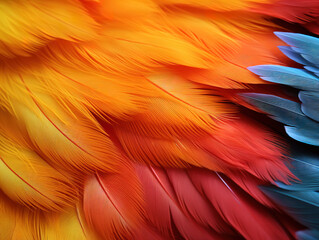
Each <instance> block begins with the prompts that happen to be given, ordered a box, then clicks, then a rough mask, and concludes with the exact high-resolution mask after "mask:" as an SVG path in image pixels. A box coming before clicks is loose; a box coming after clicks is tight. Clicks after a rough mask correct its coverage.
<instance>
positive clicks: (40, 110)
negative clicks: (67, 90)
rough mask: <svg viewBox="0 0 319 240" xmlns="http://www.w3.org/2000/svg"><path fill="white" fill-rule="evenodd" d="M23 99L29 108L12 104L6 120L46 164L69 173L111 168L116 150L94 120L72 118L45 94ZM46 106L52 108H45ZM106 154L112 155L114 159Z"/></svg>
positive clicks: (79, 115) (81, 117)
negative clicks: (48, 163)
mask: <svg viewBox="0 0 319 240" xmlns="http://www.w3.org/2000/svg"><path fill="white" fill-rule="evenodd" d="M24 96H25V102H27V103H29V104H30V105H31V106H32V108H31V109H30V108H28V107H26V106H25V105H23V104H20V103H19V102H14V104H12V108H13V112H14V114H15V115H14V116H12V115H11V116H10V113H6V117H8V118H11V119H13V121H14V124H16V125H17V126H19V129H20V132H19V133H18V134H24V135H25V137H27V136H28V137H29V139H30V140H31V145H32V147H33V148H35V149H36V151H37V152H38V153H39V154H41V155H44V156H46V159H47V160H48V161H50V163H52V164H54V165H55V166H57V167H59V166H61V165H63V166H64V167H66V168H68V169H69V171H71V172H74V171H75V170H77V171H79V170H80V171H90V170H91V171H92V169H94V170H96V167H97V168H100V169H108V170H111V169H112V168H114V165H115V164H116V162H112V161H111V160H110V159H116V158H117V150H116V148H115V146H114V145H113V143H112V142H111V141H110V139H109V138H108V136H107V134H106V133H105V132H103V130H102V128H101V127H100V126H99V124H98V123H97V122H96V120H94V119H93V118H91V119H88V118H86V117H85V116H83V114H81V113H79V112H77V115H78V116H77V117H74V116H72V115H70V114H68V113H67V112H66V111H65V110H64V109H63V108H62V107H61V106H60V105H58V103H57V101H55V100H53V99H52V98H50V97H48V96H45V95H44V96H43V95H42V96H41V95H36V96H35V97H29V96H27V95H24ZM31 96H32V95H31ZM39 96H41V98H40V99H39V98H38V97H39ZM48 105H49V106H51V107H52V109H49V108H47V106H48ZM92 120H93V121H92ZM5 131H11V130H10V129H7V130H6V129H5ZM43 133H45V134H43ZM80 136H81V137H80ZM112 148H113V153H111V152H112V150H111V149H112ZM110 150H111V151H110ZM110 154H111V155H113V154H114V155H113V157H115V158H113V157H112V156H111V155H110ZM105 159H109V161H105ZM74 167H75V168H74Z"/></svg>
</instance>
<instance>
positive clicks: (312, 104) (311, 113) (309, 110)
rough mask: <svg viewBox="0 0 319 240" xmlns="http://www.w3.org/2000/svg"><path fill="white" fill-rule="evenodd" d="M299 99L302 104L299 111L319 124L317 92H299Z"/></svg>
mask: <svg viewBox="0 0 319 240" xmlns="http://www.w3.org/2000/svg"><path fill="white" fill-rule="evenodd" d="M318 90H319V89H318ZM299 99H300V101H301V102H302V104H301V111H302V112H303V113H304V114H306V115H307V116H308V117H310V118H312V119H314V120H316V121H318V122H319V92H310V91H300V92H299ZM318 132H319V129H318Z"/></svg>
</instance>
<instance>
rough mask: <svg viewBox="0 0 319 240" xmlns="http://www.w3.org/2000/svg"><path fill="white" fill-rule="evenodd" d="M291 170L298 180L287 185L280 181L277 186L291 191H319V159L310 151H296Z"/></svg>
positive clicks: (293, 155)
mask: <svg viewBox="0 0 319 240" xmlns="http://www.w3.org/2000/svg"><path fill="white" fill-rule="evenodd" d="M291 159H292V161H291V165H290V167H289V168H290V170H291V172H292V173H293V174H294V175H295V176H296V178H297V179H298V180H295V181H292V182H291V184H289V185H286V184H283V183H280V182H278V183H277V186H278V187H280V188H281V189H285V190H291V191H317V190H318V189H319V183H318V180H317V179H318V174H319V159H318V157H317V156H315V155H310V154H309V153H308V154H307V153H304V152H300V151H299V152H298V151H297V152H296V153H292V156H291Z"/></svg>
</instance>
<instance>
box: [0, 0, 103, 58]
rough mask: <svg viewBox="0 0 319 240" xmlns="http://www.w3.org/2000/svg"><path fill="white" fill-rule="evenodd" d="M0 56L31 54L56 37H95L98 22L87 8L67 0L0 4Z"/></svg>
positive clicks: (86, 38)
mask: <svg viewBox="0 0 319 240" xmlns="http://www.w3.org/2000/svg"><path fill="white" fill-rule="evenodd" d="M0 9H1V12H2V13H3V14H2V15H1V19H2V20H1V21H0V22H1V25H0V29H1V30H0V42H1V47H0V56H2V57H3V56H4V57H9V58H13V57H14V56H16V55H20V56H28V55H31V54H33V53H34V52H35V51H37V50H38V49H39V48H41V47H42V46H43V45H45V44H46V43H48V42H49V41H52V40H55V39H64V40H68V41H83V40H89V39H92V38H94V36H95V35H96V33H95V31H96V28H97V24H96V23H95V22H94V21H93V19H91V18H90V17H89V16H88V15H87V14H86V13H85V10H84V9H83V7H82V6H81V5H80V4H79V3H78V2H77V1H72V0H67V1H60V0H55V1H46V2H43V1H37V0H30V1H20V0H19V1H15V2H10V3H9V2H2V3H1V5H0Z"/></svg>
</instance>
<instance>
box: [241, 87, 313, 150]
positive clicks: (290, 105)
mask: <svg viewBox="0 0 319 240" xmlns="http://www.w3.org/2000/svg"><path fill="white" fill-rule="evenodd" d="M241 95H242V96H243V97H244V99H245V101H247V102H248V103H250V104H252V105H254V106H256V107H257V108H258V109H260V110H262V111H264V112H267V113H268V114H270V115H271V117H272V118H273V119H275V120H277V121H279V122H282V123H284V124H286V125H289V126H286V127H285V129H286V131H287V134H288V135H289V136H291V137H293V138H294V139H296V140H298V141H304V142H305V143H311V144H314V145H317V144H318V143H316V139H317V138H318V136H317V135H318V134H317V132H316V131H313V129H316V128H318V126H319V123H317V122H315V121H313V120H311V119H310V118H308V117H307V116H306V115H305V114H304V113H303V112H302V111H301V105H300V104H299V103H297V102H294V101H290V100H287V99H284V98H280V97H277V96H272V95H267V94H255V93H244V94H241Z"/></svg>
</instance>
